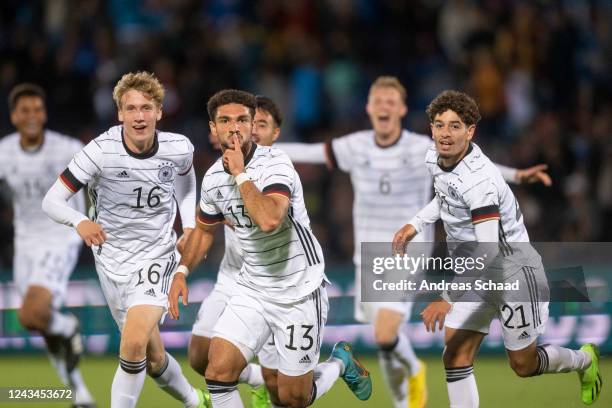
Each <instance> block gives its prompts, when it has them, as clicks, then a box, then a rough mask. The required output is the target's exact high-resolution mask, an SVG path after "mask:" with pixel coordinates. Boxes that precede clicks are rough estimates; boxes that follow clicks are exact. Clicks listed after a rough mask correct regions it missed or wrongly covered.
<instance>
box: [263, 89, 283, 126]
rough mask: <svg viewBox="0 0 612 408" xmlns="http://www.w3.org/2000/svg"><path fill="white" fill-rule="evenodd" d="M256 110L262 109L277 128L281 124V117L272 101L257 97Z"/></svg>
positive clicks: (265, 97)
mask: <svg viewBox="0 0 612 408" xmlns="http://www.w3.org/2000/svg"><path fill="white" fill-rule="evenodd" d="M257 109H263V110H265V111H266V112H268V113H269V114H270V116H272V119H274V123H275V124H276V126H277V127H281V125H282V124H283V115H281V112H280V109H279V108H278V106H277V105H276V103H274V101H273V100H272V99H270V98H268V97H267V96H262V95H257Z"/></svg>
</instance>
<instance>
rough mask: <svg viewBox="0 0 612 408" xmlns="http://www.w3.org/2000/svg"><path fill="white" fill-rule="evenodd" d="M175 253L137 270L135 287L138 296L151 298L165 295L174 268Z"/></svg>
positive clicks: (175, 264) (175, 262)
mask: <svg viewBox="0 0 612 408" xmlns="http://www.w3.org/2000/svg"><path fill="white" fill-rule="evenodd" d="M176 266H177V261H176V254H174V253H173V254H172V255H170V256H169V257H167V258H165V259H159V260H155V261H152V262H151V263H148V264H145V265H144V266H143V267H142V268H140V269H138V271H137V278H138V280H137V281H136V284H135V289H136V291H137V293H138V296H139V297H141V296H144V297H145V298H146V297H147V296H149V297H153V298H159V297H160V296H162V297H167V295H168V290H169V289H170V282H171V279H170V278H171V277H172V273H173V272H174V270H175V269H176Z"/></svg>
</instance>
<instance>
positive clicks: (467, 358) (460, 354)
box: [442, 347, 474, 368]
mask: <svg viewBox="0 0 612 408" xmlns="http://www.w3.org/2000/svg"><path fill="white" fill-rule="evenodd" d="M442 361H443V362H444V367H446V368H454V367H468V366H471V365H472V364H474V358H473V356H472V355H471V354H470V353H467V352H465V351H464V350H461V349H455V348H449V347H447V348H445V349H444V353H442Z"/></svg>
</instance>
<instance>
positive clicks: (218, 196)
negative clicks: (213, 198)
mask: <svg viewBox="0 0 612 408" xmlns="http://www.w3.org/2000/svg"><path fill="white" fill-rule="evenodd" d="M222 199H223V194H221V190H217V200H222Z"/></svg>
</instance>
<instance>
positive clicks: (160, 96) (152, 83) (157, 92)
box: [113, 71, 164, 109]
mask: <svg viewBox="0 0 612 408" xmlns="http://www.w3.org/2000/svg"><path fill="white" fill-rule="evenodd" d="M132 89H133V90H136V91H140V92H142V93H143V94H145V95H147V96H149V98H152V99H153V100H154V101H155V103H156V104H157V106H159V107H161V105H162V101H163V100H164V87H163V86H162V84H161V83H160V82H159V80H158V79H157V78H156V77H155V75H153V74H151V73H149V72H146V71H138V72H130V73H127V74H125V75H123V76H122V77H121V79H120V80H119V82H117V85H115V89H113V99H114V100H115V103H116V104H117V109H121V98H123V95H125V94H126V93H127V92H128V91H130V90H132Z"/></svg>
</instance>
